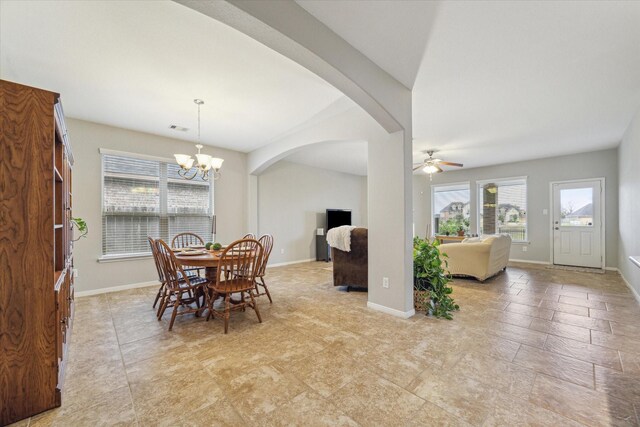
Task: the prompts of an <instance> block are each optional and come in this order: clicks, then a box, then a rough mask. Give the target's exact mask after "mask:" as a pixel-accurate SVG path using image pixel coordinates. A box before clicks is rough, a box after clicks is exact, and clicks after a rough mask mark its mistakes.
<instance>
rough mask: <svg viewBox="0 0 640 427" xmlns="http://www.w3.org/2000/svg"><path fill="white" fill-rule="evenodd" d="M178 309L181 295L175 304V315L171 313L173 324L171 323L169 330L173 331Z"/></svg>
mask: <svg viewBox="0 0 640 427" xmlns="http://www.w3.org/2000/svg"><path fill="white" fill-rule="evenodd" d="M178 307H180V295H178V297H177V299H176V302H175V303H174V304H173V313H171V322H169V330H171V329H173V322H175V321H176V315H177V314H178Z"/></svg>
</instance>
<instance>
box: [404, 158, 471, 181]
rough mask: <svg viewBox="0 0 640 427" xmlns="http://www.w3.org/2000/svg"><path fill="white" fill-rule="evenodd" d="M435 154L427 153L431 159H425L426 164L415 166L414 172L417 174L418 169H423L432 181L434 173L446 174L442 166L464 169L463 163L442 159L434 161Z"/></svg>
mask: <svg viewBox="0 0 640 427" xmlns="http://www.w3.org/2000/svg"><path fill="white" fill-rule="evenodd" d="M433 153H435V151H433V150H429V151H427V154H428V155H429V157H428V158H426V159H424V162H422V163H416V164H414V165H413V166H414V168H413V171H414V172H415V171H417V170H418V169H422V170H423V171H424V172H425V173H427V174H429V180H430V181H432V180H433V174H434V173H440V172H444V170H443V169H442V168H441V167H440V165H446V166H455V167H458V168H461V167H463V165H462V163H453V162H445V161H444V160H441V159H434V158H433Z"/></svg>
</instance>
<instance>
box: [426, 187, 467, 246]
mask: <svg viewBox="0 0 640 427" xmlns="http://www.w3.org/2000/svg"><path fill="white" fill-rule="evenodd" d="M431 188H432V191H433V197H432V200H433V203H432V218H433V230H434V234H441V235H443V234H451V235H454V234H456V233H457V232H458V230H460V229H462V230H464V232H465V233H467V232H468V231H469V218H470V217H471V209H470V207H471V206H470V191H469V184H468V183H465V184H455V185H442V186H436V185H434V186H432V187H431Z"/></svg>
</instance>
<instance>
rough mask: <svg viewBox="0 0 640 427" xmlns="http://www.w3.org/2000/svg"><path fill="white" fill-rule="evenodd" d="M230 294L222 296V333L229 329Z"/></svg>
mask: <svg viewBox="0 0 640 427" xmlns="http://www.w3.org/2000/svg"><path fill="white" fill-rule="evenodd" d="M230 300H231V294H226V295H225V296H224V333H225V334H226V333H227V332H228V331H229V317H230V316H231V301H230Z"/></svg>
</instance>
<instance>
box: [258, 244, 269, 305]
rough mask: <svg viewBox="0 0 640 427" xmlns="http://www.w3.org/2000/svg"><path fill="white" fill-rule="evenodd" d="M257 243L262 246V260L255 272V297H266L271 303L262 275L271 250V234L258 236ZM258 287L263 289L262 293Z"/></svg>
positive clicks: (265, 269)
mask: <svg viewBox="0 0 640 427" xmlns="http://www.w3.org/2000/svg"><path fill="white" fill-rule="evenodd" d="M258 242H260V244H261V245H262V260H261V261H260V264H259V266H258V271H257V272H256V279H255V282H256V296H260V295H266V296H267V298H269V302H270V303H273V300H272V299H271V293H269V288H268V287H267V284H266V283H265V282H264V274H265V272H266V271H267V263H268V262H269V256H270V255H271V250H272V249H273V236H272V235H271V234H264V235H262V236H260V240H258ZM260 287H262V288H263V289H264V292H260Z"/></svg>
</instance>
